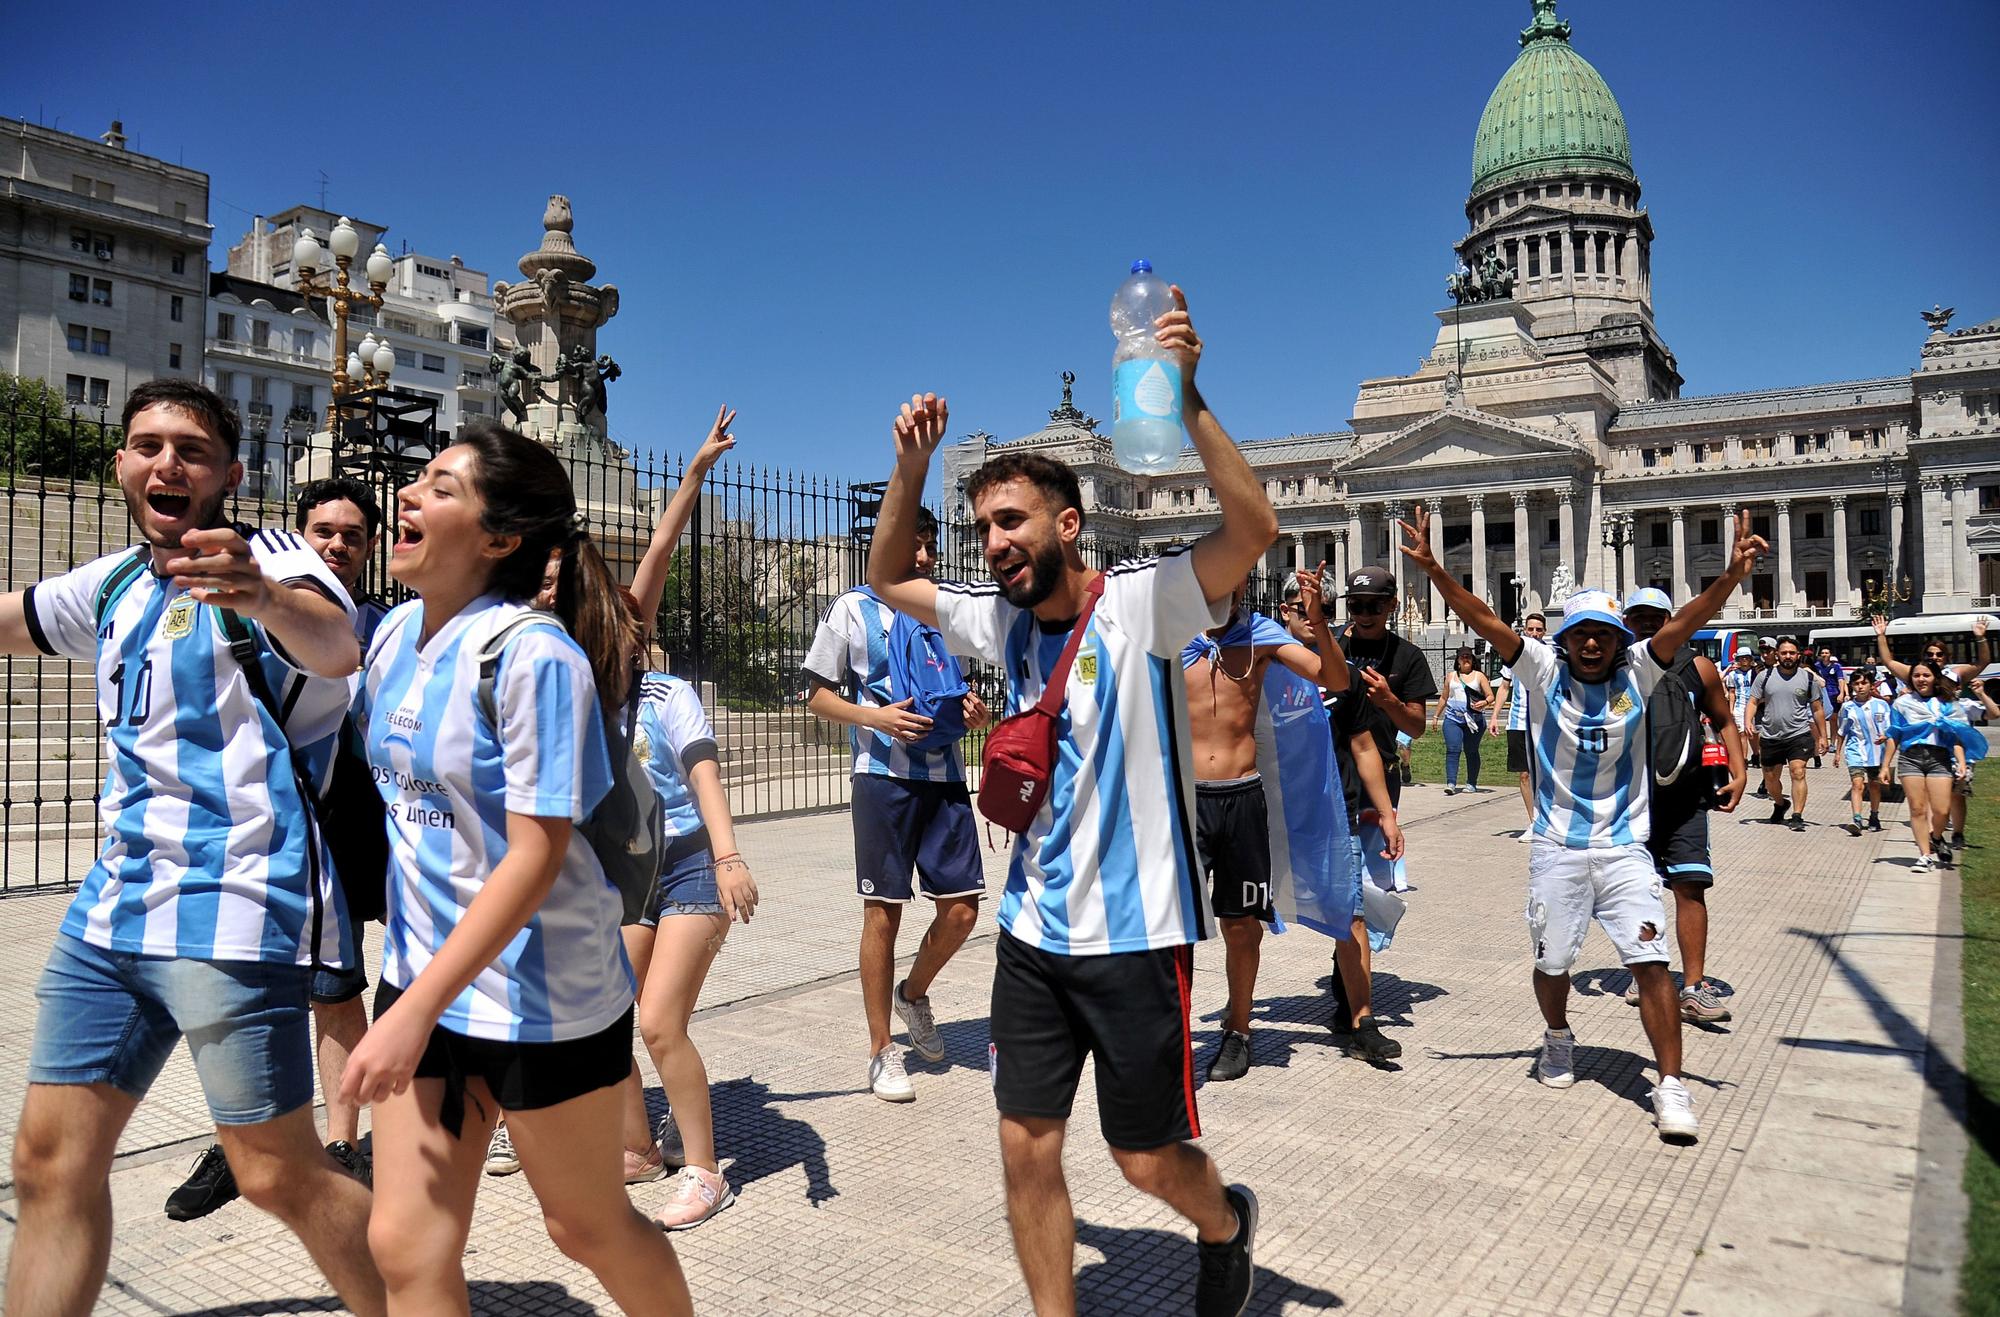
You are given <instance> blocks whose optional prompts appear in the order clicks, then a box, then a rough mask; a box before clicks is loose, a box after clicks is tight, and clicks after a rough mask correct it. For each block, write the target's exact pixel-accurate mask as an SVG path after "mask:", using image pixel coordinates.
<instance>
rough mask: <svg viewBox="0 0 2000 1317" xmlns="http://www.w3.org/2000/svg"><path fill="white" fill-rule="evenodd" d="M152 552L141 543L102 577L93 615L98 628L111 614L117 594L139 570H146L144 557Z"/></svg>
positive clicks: (123, 591) (122, 590) (119, 593)
mask: <svg viewBox="0 0 2000 1317" xmlns="http://www.w3.org/2000/svg"><path fill="white" fill-rule="evenodd" d="M152 552H153V551H152V549H151V548H149V547H148V546H146V545H144V544H141V545H140V546H139V547H138V548H136V549H134V550H133V551H132V552H130V553H128V554H126V555H125V557H124V558H123V559H121V560H120V561H119V563H118V565H117V566H116V567H113V568H112V569H111V574H110V575H109V576H107V577H105V578H104V584H103V585H101V586H99V587H98V588H97V607H96V611H95V617H96V622H97V626H98V628H99V629H100V630H101V629H102V628H103V626H104V619H105V618H106V617H109V616H110V615H111V609H112V606H113V605H114V604H116V603H117V602H118V598H119V596H120V595H123V594H124V593H125V587H126V586H128V585H130V584H132V582H133V580H134V579H136V578H137V577H138V575H139V573H140V572H143V571H145V570H146V559H147V558H148V557H150V556H151V555H152Z"/></svg>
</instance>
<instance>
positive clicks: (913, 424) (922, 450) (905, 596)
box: [868, 393, 1227, 626]
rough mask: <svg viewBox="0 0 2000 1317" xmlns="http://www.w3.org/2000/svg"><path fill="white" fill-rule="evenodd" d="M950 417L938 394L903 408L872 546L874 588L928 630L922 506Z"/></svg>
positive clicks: (930, 589) (932, 621) (933, 592)
mask: <svg viewBox="0 0 2000 1317" xmlns="http://www.w3.org/2000/svg"><path fill="white" fill-rule="evenodd" d="M950 415H951V412H950V408H949V407H948V406H947V405H946V403H945V400H944V399H943V398H940V397H939V396H938V395H937V394H935V393H917V394H912V395H911V396H910V400H909V401H908V402H906V403H904V404H903V410H902V414H901V415H899V416H897V417H896V423H895V425H894V426H893V427H891V428H892V430H893V432H894V436H895V440H896V469H895V471H894V472H893V473H891V475H890V476H889V492H888V493H886V494H884V495H883V496H882V514H881V516H880V517H879V518H877V520H876V522H875V540H874V542H873V543H872V544H870V545H869V547H868V586H869V588H870V589H872V590H873V591H874V592H875V593H876V594H878V595H880V596H881V597H882V600H883V602H884V603H886V604H888V605H889V607H891V608H893V609H895V610H896V611H897V612H899V613H905V614H908V615H909V616H911V617H914V618H916V619H917V620H918V621H919V622H922V623H923V624H924V625H925V626H936V625H937V586H936V585H935V584H933V583H932V582H931V580H930V578H928V577H926V576H923V575H921V574H919V573H918V571H917V507H918V505H919V504H921V503H922V502H923V499H924V481H925V480H926V479H928V478H929V476H930V470H931V454H933V453H935V452H937V448H938V445H939V444H941V443H943V442H944V432H945V425H946V423H947V422H948V420H949V419H950ZM1224 593H1227V591H1224Z"/></svg>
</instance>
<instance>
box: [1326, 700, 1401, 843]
mask: <svg viewBox="0 0 2000 1317" xmlns="http://www.w3.org/2000/svg"><path fill="white" fill-rule="evenodd" d="M1347 666H1348V678H1347V689H1346V690H1344V691H1340V692H1337V693H1336V692H1334V691H1326V690H1323V691H1321V692H1320V693H1319V695H1320V699H1321V701H1322V702H1323V703H1325V705H1326V709H1327V712H1328V713H1329V714H1331V715H1332V719H1331V729H1332V732H1333V761H1334V763H1335V764H1337V765H1338V766H1339V768H1340V789H1341V791H1342V792H1343V793H1344V794H1345V795H1346V797H1347V830H1348V831H1349V832H1353V831H1355V830H1356V829H1358V828H1359V827H1360V826H1361V803H1362V799H1363V797H1362V792H1361V774H1360V773H1359V772H1357V771H1356V770H1355V767H1354V747H1353V743H1352V740H1353V737H1354V736H1355V735H1356V734H1357V733H1359V732H1364V731H1369V730H1371V729H1370V726H1369V719H1370V716H1371V715H1373V714H1374V713H1375V706H1374V705H1372V704H1370V703H1369V702H1368V697H1367V695H1365V694H1364V693H1363V692H1362V686H1361V678H1359V677H1357V676H1355V675H1354V672H1353V668H1354V665H1353V664H1352V663H1350V664H1348V665H1347ZM1385 771H1386V770H1385ZM1390 776H1391V777H1392V778H1393V777H1394V773H1393V772H1391V773H1390Z"/></svg>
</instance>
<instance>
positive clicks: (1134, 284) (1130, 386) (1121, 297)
mask: <svg viewBox="0 0 2000 1317" xmlns="http://www.w3.org/2000/svg"><path fill="white" fill-rule="evenodd" d="M1173 308H1174V299H1173V295H1172V294H1171V293H1169V292H1168V291H1167V281H1166V280H1164V279H1162V278H1160V277H1159V276H1158V275H1155V274H1154V273H1153V266H1152V264H1151V262H1148V261H1134V262H1132V277H1131V278H1129V279H1127V280H1126V281H1125V282H1124V283H1122V284H1120V285H1118V291H1117V292H1116V293H1115V294H1113V295H1112V298H1111V332H1112V333H1113V334H1114V335H1116V336H1117V339H1118V347H1117V349H1116V350H1115V351H1114V352H1113V353H1112V356H1111V387H1112V395H1111V450H1112V453H1113V455H1114V456H1115V457H1116V458H1117V459H1118V465H1119V466H1122V467H1124V468H1125V469H1126V470H1127V471H1132V472H1137V473H1139V474H1146V473H1149V472H1155V471H1165V470H1166V469H1167V468H1168V467H1171V466H1172V465H1173V464H1174V463H1175V462H1176V461H1178V460H1179V459H1180V455H1181V365H1180V362H1178V361H1176V360H1174V358H1173V356H1172V354H1171V353H1169V352H1168V351H1167V350H1166V349H1165V348H1163V347H1161V346H1160V343H1159V340H1158V339H1156V338H1154V337H1153V335H1154V333H1155V332H1156V328H1155V326H1154V324H1153V322H1154V321H1155V320H1158V319H1159V318H1160V317H1161V316H1163V315H1165V314H1166V313H1167V312H1169V311H1171V310H1173Z"/></svg>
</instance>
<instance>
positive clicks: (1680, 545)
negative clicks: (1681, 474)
mask: <svg viewBox="0 0 2000 1317" xmlns="http://www.w3.org/2000/svg"><path fill="white" fill-rule="evenodd" d="M1668 512H1669V513H1670V514H1671V515H1672V517H1673V547H1674V574H1673V576H1672V578H1671V579H1672V580H1673V583H1674V607H1675V608H1679V607H1680V606H1681V605H1682V604H1684V603H1686V602H1687V601H1688V600H1689V599H1690V598H1692V596H1691V595H1689V594H1688V577H1687V560H1688V537H1687V509H1686V508H1684V507H1682V506H1681V505H1680V504H1678V503H1676V504H1674V505H1673V507H1671V508H1670V509H1668Z"/></svg>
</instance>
